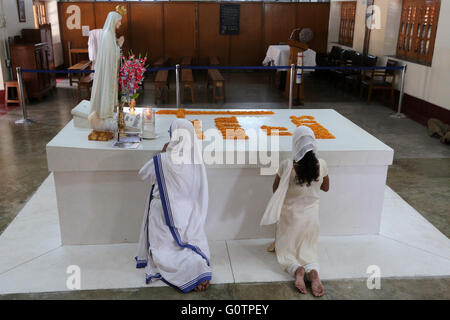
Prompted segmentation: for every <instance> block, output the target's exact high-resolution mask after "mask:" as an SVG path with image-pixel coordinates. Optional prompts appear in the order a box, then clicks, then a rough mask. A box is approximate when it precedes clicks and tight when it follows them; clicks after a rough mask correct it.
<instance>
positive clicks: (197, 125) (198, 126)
mask: <svg viewBox="0 0 450 320" xmlns="http://www.w3.org/2000/svg"><path fill="white" fill-rule="evenodd" d="M191 122H192V125H193V126H194V130H195V134H196V135H197V138H198V139H199V140H203V139H205V135H204V134H203V131H202V122H201V121H200V120H198V119H195V120H191Z"/></svg>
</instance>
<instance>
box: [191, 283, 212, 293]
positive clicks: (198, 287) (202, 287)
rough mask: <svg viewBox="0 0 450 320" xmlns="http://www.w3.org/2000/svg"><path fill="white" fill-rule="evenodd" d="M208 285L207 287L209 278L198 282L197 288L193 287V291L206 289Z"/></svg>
mask: <svg viewBox="0 0 450 320" xmlns="http://www.w3.org/2000/svg"><path fill="white" fill-rule="evenodd" d="M208 287H209V280H207V281H203V282H200V283H199V284H198V286H197V288H195V289H194V291H196V292H199V291H205V290H206V289H208Z"/></svg>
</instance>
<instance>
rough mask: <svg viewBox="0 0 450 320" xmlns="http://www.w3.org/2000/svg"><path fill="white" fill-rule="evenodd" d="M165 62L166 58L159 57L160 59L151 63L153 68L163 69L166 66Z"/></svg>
mask: <svg viewBox="0 0 450 320" xmlns="http://www.w3.org/2000/svg"><path fill="white" fill-rule="evenodd" d="M167 61H168V59H167V58H163V57H161V58H159V59H158V60H156V61H155V62H154V63H153V68H161V67H164V66H165V65H166V63H167Z"/></svg>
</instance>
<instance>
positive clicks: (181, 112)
mask: <svg viewBox="0 0 450 320" xmlns="http://www.w3.org/2000/svg"><path fill="white" fill-rule="evenodd" d="M156 114H165V115H175V116H176V117H177V118H185V117H186V115H236V116H261V115H268V114H274V112H273V111H230V110H227V111H203V110H195V111H194V110H186V109H184V108H179V109H177V110H159V111H157V112H156Z"/></svg>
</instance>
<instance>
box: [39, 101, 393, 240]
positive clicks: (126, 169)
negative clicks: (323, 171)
mask: <svg viewBox="0 0 450 320" xmlns="http://www.w3.org/2000/svg"><path fill="white" fill-rule="evenodd" d="M189 110H195V109H189ZM223 110H224V109H221V110H220V111H223ZM208 111H214V110H213V109H208ZM230 111H238V110H236V109H230ZM244 111H249V110H244ZM270 111H274V113H275V114H273V115H263V116H255V115H253V116H239V115H238V116H236V117H237V118H238V120H239V123H240V124H241V126H242V127H243V128H244V129H245V130H249V129H252V128H253V129H258V128H260V127H261V126H262V125H268V126H284V127H286V128H288V129H289V131H290V132H293V130H294V128H295V125H294V124H293V123H292V122H291V121H290V118H289V117H290V116H291V115H295V116H301V115H310V116H314V117H315V120H316V121H317V122H319V123H320V124H321V125H323V126H324V127H325V128H327V129H328V130H329V131H330V132H331V133H332V134H333V135H334V136H335V137H336V139H324V140H322V139H319V140H318V150H319V156H320V157H321V158H323V159H325V160H326V161H327V163H328V167H329V176H330V191H329V192H328V193H322V198H321V207H320V223H321V235H322V236H327V235H368V234H378V233H379V231H380V221H381V211H382V205H383V197H384V190H385V183H386V175H387V169H388V166H389V165H390V164H392V160H393V150H392V149H391V148H390V147H388V146H387V145H385V144H384V143H382V142H381V141H379V140H378V139H376V138H375V137H373V136H372V135H370V134H369V133H367V132H366V131H364V130H362V129H361V128H359V127H358V126H357V125H355V124H354V123H352V122H351V121H349V120H348V119H346V118H345V117H343V116H341V115H340V114H339V113H337V112H336V111H334V110H332V109H310V110H309V109H297V110H279V109H274V110H270ZM216 117H222V116H221V115H187V116H186V119H188V120H193V119H199V120H201V121H202V123H203V130H207V129H209V128H215V124H214V118H216ZM174 119H175V116H174V115H157V118H156V133H157V136H158V137H157V138H156V139H154V140H144V141H143V142H142V143H141V145H140V146H139V147H138V148H137V149H132V150H124V149H116V148H113V147H112V143H111V141H109V142H99V141H89V140H88V139H87V137H88V134H89V133H90V131H91V130H90V129H86V128H76V127H74V124H73V121H71V122H69V123H68V124H67V125H66V126H65V127H64V128H63V129H62V130H61V131H60V132H59V133H58V134H57V135H56V136H55V137H54V138H53V139H52V141H50V142H49V143H48V145H47V159H48V168H49V170H50V171H52V172H53V174H54V180H55V187H56V195H57V204H58V212H59V220H60V226H61V238H62V239H61V240H62V244H63V245H78V244H112V243H127V242H137V241H138V236H139V227H140V224H141V220H142V216H143V213H144V210H145V204H146V201H145V200H146V197H147V195H148V192H149V189H150V186H148V185H147V184H146V183H144V182H142V181H141V180H140V179H139V177H138V176H137V172H138V170H139V169H140V168H141V167H142V165H143V164H144V163H145V162H146V161H148V160H149V159H150V158H151V157H152V156H153V155H155V154H156V153H158V152H159V151H160V150H161V149H162V147H163V145H164V143H166V142H167V141H168V139H169V133H168V129H169V126H170V123H171V122H172V121H173V120H174ZM249 143H250V142H249V141H248V140H247V141H239V142H237V145H238V147H239V150H241V151H242V152H243V153H244V154H246V155H247V157H246V159H248V153H249V150H252V149H251V148H250V144H249ZM203 144H204V146H206V145H209V144H211V142H210V141H203ZM217 151H219V152H222V151H223V150H217ZM290 153H291V137H290V136H282V137H280V152H279V157H280V160H282V159H285V158H287V157H289V156H290ZM261 166H262V165H260V164H250V163H244V164H215V165H208V166H207V171H208V172H207V173H208V181H209V194H210V199H209V213H208V218H207V223H206V232H207V235H208V238H209V239H210V240H231V239H255V238H270V237H273V235H274V231H273V228H272V227H271V226H269V227H260V226H259V221H260V219H261V216H262V214H263V212H264V209H265V207H266V204H267V202H268V200H269V198H270V196H271V194H272V183H273V178H274V177H273V176H271V175H261V174H260V167H261Z"/></svg>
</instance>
